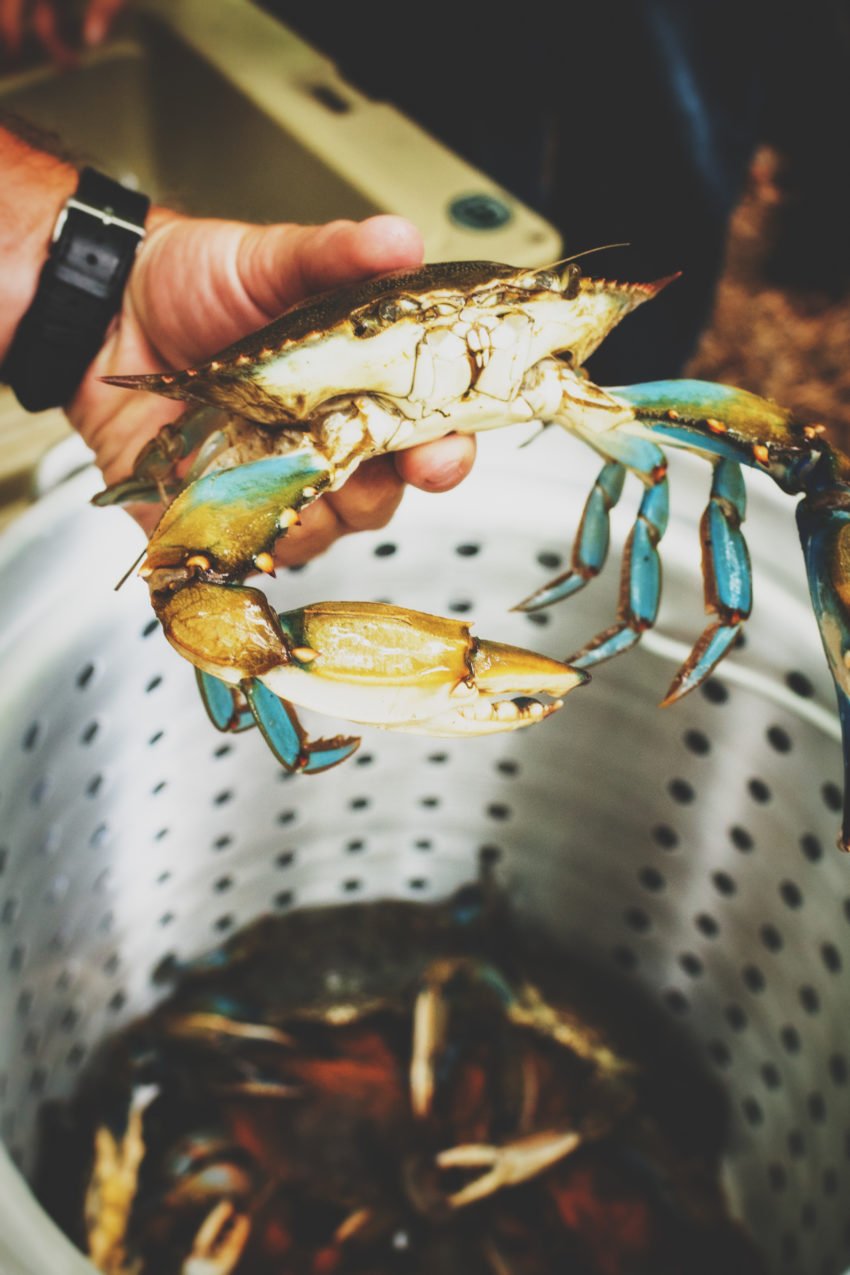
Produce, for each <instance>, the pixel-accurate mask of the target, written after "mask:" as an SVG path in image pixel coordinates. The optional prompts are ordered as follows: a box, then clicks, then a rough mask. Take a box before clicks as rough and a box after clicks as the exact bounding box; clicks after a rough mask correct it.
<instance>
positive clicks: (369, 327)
mask: <svg viewBox="0 0 850 1275" xmlns="http://www.w3.org/2000/svg"><path fill="white" fill-rule="evenodd" d="M419 309H420V306H419V302H418V301H417V300H416V298H415V297H409V296H404V295H402V296H398V297H382V298H381V300H380V301H375V302H374V303H373V304H372V305H368V306H364V307H363V309H362V310H358V311H357V312H356V314H354V315H352V328H353V331H354V335H355V336H359V337H366V336H374V335H375V333H376V332H381V331H383V329H384V328H388V327H389V326H390V325H391V324H393V323H397V322H398V320H399V319H402V318H404V316H405V315H406V314H412V313H413V312H414V311H417V310H419Z"/></svg>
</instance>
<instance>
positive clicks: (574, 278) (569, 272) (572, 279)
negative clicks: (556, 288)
mask: <svg viewBox="0 0 850 1275" xmlns="http://www.w3.org/2000/svg"><path fill="white" fill-rule="evenodd" d="M580 285H581V267H580V266H577V265H576V263H575V262H574V261H571V262H570V263H569V265H568V266H567V268H566V270H565V271H564V278H563V282H562V285H561V292H562V293H563V295H564V297H566V299H567V301H572V300H573V298H574V297H577V296H578V292H579V287H580Z"/></svg>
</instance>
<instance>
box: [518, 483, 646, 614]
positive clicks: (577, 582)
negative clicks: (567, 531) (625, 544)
mask: <svg viewBox="0 0 850 1275" xmlns="http://www.w3.org/2000/svg"><path fill="white" fill-rule="evenodd" d="M625 477H626V470H625V467H624V466H623V465H622V464H621V463H620V462H619V461H616V460H611V461H608V462H607V463H606V464H605V465H603V466H602V469H601V470H600V471H599V474H598V475H597V478H596V482H595V483H594V484H593V487H592V488H591V490H590V495H589V496H588V498H587V503H586V504H585V506H584V510H583V512H582V515H581V522H580V523H579V528H578V534H577V535H576V539H575V544H574V546H573V556H572V564H571V567H570V570H569V571H565V572H564V574H563V575H560V576H557V577H556V578H555V579H554V580H550V581H549V583H548V584H545V585H543V587H542V588H540V589H537V590H535V592H534V593H532V594H531V595H530V596H529V597H527V598H525V600H524V601H522V602H519V603H518V604H517V605H516V606H515V607H514V610H515V611H539V610H540V608H541V607H547V606H550V605H551V604H552V603H553V602H560V601H561V600H562V599H563V598H568V597H570V596H571V595H572V594H573V593H578V591H579V589H583V588H584V586H585V585H586V584H587V583H588V582H589V581H590V580H592V579H593V578H594V576H598V575H599V572H600V571H601V570H602V568H603V567H604V565H605V560H606V558H607V557H608V545H609V542H610V539H611V536H610V528H609V515H610V513H611V510H612V509H613V508H614V506H615V505H616V503H617V501H618V500H619V499H620V496H621V494H622V491H623V483H624V481H625Z"/></svg>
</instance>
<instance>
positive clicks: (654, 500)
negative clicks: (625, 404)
mask: <svg viewBox="0 0 850 1275" xmlns="http://www.w3.org/2000/svg"><path fill="white" fill-rule="evenodd" d="M593 446H594V447H597V448H599V449H600V450H601V447H600V444H599V442H598V441H597V440H596V439H594V441H593ZM605 450H606V451H610V452H611V454H612V455H617V456H618V457H619V458H620V459H621V460H622V463H624V464H626V465H628V467H629V469H630V470H631V472H632V473H634V474H636V475H637V476H638V477H639V478H640V479H641V481H642V482H643V483H644V486H645V490H644V494H643V498H642V499H641V502H640V508H639V509H638V516H637V519H636V521H635V524H634V526H633V528H632V530H631V533H630V535H629V538H628V540H627V541H626V547H625V552H624V554H623V566H622V571H621V576H620V603H619V607H618V609H617V623H616V624H615V625H613V626H612V627H611V628H610V629H606V630H605V631H604V632H603V633H599V634H598V635H597V636H596V637H595V638H593V639H592V640H591V641H590V642H588V643H587V645H586V646H583V647H582V649H581V650H580V651H579V652H578V653H577V654H576V655H574V656H573V657H571V659H570V660H569V661H568V663H571V664H574V665H575V666H576V668H591V667H592V666H593V665H594V664H600V663H601V662H602V661H603V660H608V659H610V658H611V657H612V656H614V655H619V654H620V653H621V652H623V651H627V650H628V649H629V647H631V646H634V644H635V642H637V641H638V640H639V638H640V636H641V634H642V633H644V632H645V631H646V629H649V628H652V626H653V624H654V623H655V618H656V616H657V614H658V604H659V601H660V598H661V559H660V558H659V555H658V543H659V541H660V540H661V537H662V536H663V535H664V532H665V531H666V529H667V519H668V514H669V496H668V490H667V465H666V463H665V460H664V455H663V453H662V452H661V451H660V449H659V448H658V447H656V446H655V444H654V443H651V442H649V440H647V439H639V438H629V437H625V436H622V437H614V438H611V437H610V436H608V437H606V439H605Z"/></svg>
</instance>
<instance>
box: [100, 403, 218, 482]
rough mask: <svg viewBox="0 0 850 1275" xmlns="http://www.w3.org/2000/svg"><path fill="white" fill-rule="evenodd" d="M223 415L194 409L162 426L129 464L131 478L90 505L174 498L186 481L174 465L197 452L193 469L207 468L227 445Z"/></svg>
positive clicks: (213, 409) (215, 410)
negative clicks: (201, 466) (180, 476)
mask: <svg viewBox="0 0 850 1275" xmlns="http://www.w3.org/2000/svg"><path fill="white" fill-rule="evenodd" d="M226 421H227V413H226V412H223V411H222V410H221V408H219V407H208V406H207V405H206V404H201V405H200V406H198V405H194V406H192V407H190V408H189V409H188V410H187V411H185V412H184V413H183V415H182V416H179V417H178V418H177V420H176V421H172V422H171V423H170V424H168V425H163V426H162V428H161V429H160V431H159V433H158V434H157V435H156V436H155V437H154V438H152V439H151V441H150V442H149V443H146V444H145V446H144V447H143V448H142V450H141V451H140V452H139V454H138V456H137V457H136V460H135V462H134V464H133V472H132V474H131V476H130V477H129V478H127V479H125V480H124V481H123V482H119V483H113V484H112V486H111V487H107V489H106V490H105V491H101V492H98V494H97V495H96V496H94V497H93V498H92V504H93V505H98V506H100V507H103V506H106V505H126V504H130V503H131V502H133V501H153V502H156V501H159V500H164V499H166V498H167V497H170V496H173V495H175V493H176V492H177V491H179V490H180V488H181V487H183V486H184V485H185V482H186V481H190V480H183V479H178V478H177V465H178V464H179V462H180V461H181V460H185V459H186V457H187V456H190V455H191V454H192V452H194V451H195V450H196V449H197V448H200V449H201V450H200V452H199V454H198V459H197V460H196V461H195V468H198V466H199V465H200V463H201V461H202V462H203V466H206V465H208V464H209V462H210V461H211V460H212V459H213V457H214V456H215V455H216V454H217V453H218V452H219V451H220V450H221V449H222V448H223V447H225V446H226V445H227V435H226V433H225V432H224V430H223V428H222V427H223V425H224V423H225V422H226Z"/></svg>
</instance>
